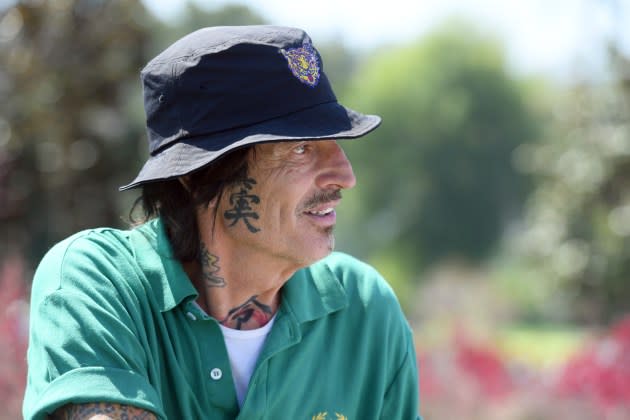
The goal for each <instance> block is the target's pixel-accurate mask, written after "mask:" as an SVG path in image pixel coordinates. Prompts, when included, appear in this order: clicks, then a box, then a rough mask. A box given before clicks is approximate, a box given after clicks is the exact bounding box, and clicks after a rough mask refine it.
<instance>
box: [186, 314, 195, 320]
mask: <svg viewBox="0 0 630 420" xmlns="http://www.w3.org/2000/svg"><path fill="white" fill-rule="evenodd" d="M186 316H187V317H188V318H190V319H191V320H192V321H196V320H197V317H196V316H195V314H193V313H192V312H186Z"/></svg>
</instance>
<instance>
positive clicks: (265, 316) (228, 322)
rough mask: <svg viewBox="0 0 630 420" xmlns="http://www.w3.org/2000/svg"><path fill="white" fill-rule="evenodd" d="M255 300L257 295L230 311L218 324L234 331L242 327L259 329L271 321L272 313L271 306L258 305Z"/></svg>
mask: <svg viewBox="0 0 630 420" xmlns="http://www.w3.org/2000/svg"><path fill="white" fill-rule="evenodd" d="M257 298H258V295H254V296H252V297H250V298H249V299H247V301H246V302H245V303H243V304H241V305H239V306H236V307H234V308H232V309H230V311H229V312H228V314H227V316H226V317H225V318H224V319H223V320H222V321H220V323H221V324H222V325H224V326H226V327H228V328H233V329H236V330H240V329H243V327H244V326H246V327H250V328H259V327H262V326H263V325H265V324H266V323H267V322H269V320H270V319H271V316H272V315H273V311H272V310H271V306H269V305H265V304H263V303H260V302H259V301H258V299H257ZM246 324H247V325H246Z"/></svg>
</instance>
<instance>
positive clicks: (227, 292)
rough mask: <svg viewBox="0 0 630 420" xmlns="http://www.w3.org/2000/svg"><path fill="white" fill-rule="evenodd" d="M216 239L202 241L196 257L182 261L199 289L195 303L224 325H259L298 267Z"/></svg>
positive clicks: (266, 319) (274, 308)
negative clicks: (220, 242)
mask: <svg viewBox="0 0 630 420" xmlns="http://www.w3.org/2000/svg"><path fill="white" fill-rule="evenodd" d="M216 242H217V241H207V240H206V241H202V247H201V256H200V259H199V261H194V262H189V263H185V264H184V270H185V271H186V273H187V274H188V276H189V278H190V279H191V281H192V283H193V285H194V286H195V288H196V289H197V291H198V293H199V298H198V299H197V303H198V304H199V305H200V306H201V307H202V308H203V309H204V310H205V311H206V312H207V313H208V314H209V315H211V316H212V317H214V318H215V319H216V320H218V321H219V322H220V323H221V324H222V325H223V326H225V327H228V328H233V329H242V330H248V329H255V328H260V327H262V326H263V325H265V324H266V323H267V322H269V320H270V319H271V318H272V317H273V315H274V314H275V313H276V311H277V310H278V307H279V305H280V289H281V288H282V286H284V284H285V283H286V282H287V280H288V279H289V278H290V277H291V275H292V274H293V273H294V272H295V271H296V270H297V269H298V268H299V267H290V266H289V265H288V264H286V263H285V264H280V263H279V262H275V263H274V262H272V261H270V260H269V258H266V257H265V256H264V255H262V254H261V253H256V252H247V251H246V250H243V249H238V250H229V249H226V247H221V246H220V245H219V244H217V243H216ZM206 243H208V245H207V246H206V245H205V244H206ZM230 251H231V252H230Z"/></svg>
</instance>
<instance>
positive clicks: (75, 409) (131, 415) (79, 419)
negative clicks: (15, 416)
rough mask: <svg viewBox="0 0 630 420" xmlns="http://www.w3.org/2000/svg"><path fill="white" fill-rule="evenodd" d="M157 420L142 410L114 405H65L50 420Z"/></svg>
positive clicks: (129, 406) (151, 414) (102, 403)
mask: <svg viewBox="0 0 630 420" xmlns="http://www.w3.org/2000/svg"><path fill="white" fill-rule="evenodd" d="M123 418H124V419H129V420H157V417H156V416H155V414H153V413H152V412H150V411H147V410H144V409H142V408H138V407H134V406H131V405H123V404H116V403H105V402H101V403H87V404H67V405H64V406H63V407H61V408H59V409H58V410H57V411H55V412H54V413H53V414H52V415H51V416H50V419H51V420H119V419H123Z"/></svg>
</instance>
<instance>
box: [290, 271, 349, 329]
mask: <svg viewBox="0 0 630 420" xmlns="http://www.w3.org/2000/svg"><path fill="white" fill-rule="evenodd" d="M282 293H283V294H282V302H283V304H284V305H285V306H286V307H287V308H288V309H289V310H290V311H291V312H292V313H293V314H294V315H295V318H296V319H297V321H298V322H300V323H302V322H307V321H312V320H315V319H318V318H321V317H324V316H326V315H328V314H330V313H333V312H336V311H338V310H340V309H343V308H345V307H346V306H348V298H347V296H346V292H345V290H344V288H343V286H342V284H341V282H340V280H339V278H338V277H337V275H335V273H334V272H333V271H332V270H331V268H330V266H329V264H328V263H327V259H324V260H321V261H319V262H317V263H315V264H313V265H311V266H310V267H306V268H303V269H302V270H299V271H297V272H296V273H295V274H294V275H293V277H291V279H289V281H288V282H287V284H285V286H284V288H283V292H282Z"/></svg>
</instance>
